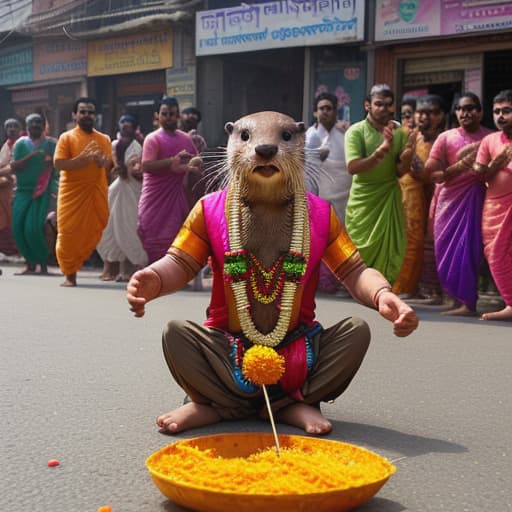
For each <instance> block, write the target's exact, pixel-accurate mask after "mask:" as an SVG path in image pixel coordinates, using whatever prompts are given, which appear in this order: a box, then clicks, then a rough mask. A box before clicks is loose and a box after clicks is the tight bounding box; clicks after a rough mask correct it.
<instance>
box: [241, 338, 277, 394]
mask: <svg viewBox="0 0 512 512" xmlns="http://www.w3.org/2000/svg"><path fill="white" fill-rule="evenodd" d="M242 371H243V373H244V375H245V377H246V378H247V379H249V380H250V381H251V382H252V383H253V384H256V385H258V386H262V385H271V384H276V383H277V382H278V381H279V379H280V378H281V376H282V375H283V373H284V357H283V356H281V355H280V354H278V353H277V352H276V351H275V350H274V349H273V348H271V347H266V346H263V345H253V346H252V347H251V348H250V349H249V350H247V352H245V354H244V359H243V362H242Z"/></svg>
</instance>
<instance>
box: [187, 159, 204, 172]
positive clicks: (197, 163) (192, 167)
mask: <svg viewBox="0 0 512 512" xmlns="http://www.w3.org/2000/svg"><path fill="white" fill-rule="evenodd" d="M188 169H189V171H190V172H194V173H196V174H202V172H203V159H202V158H201V157H200V156H195V157H193V158H192V159H191V160H190V161H189V163H188Z"/></svg>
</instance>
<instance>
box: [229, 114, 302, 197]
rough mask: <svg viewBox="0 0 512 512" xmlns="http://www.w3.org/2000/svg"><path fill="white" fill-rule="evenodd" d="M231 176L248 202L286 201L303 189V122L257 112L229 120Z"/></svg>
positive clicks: (281, 115) (280, 115)
mask: <svg viewBox="0 0 512 512" xmlns="http://www.w3.org/2000/svg"><path fill="white" fill-rule="evenodd" d="M225 130H226V132H227V133H228V134H229V140H228V146H227V160H228V166H229V168H230V172H231V179H232V180H233V181H234V182H238V183H239V185H240V194H241V197H242V199H244V200H245V201H247V202H249V203H250V202H264V203H284V202H287V201H288V200H289V199H290V198H292V197H293V195H294V193H295V191H298V190H301V191H303V190H304V123H302V122H295V121H294V120H293V119H292V118H291V117H289V116H286V115H284V114H280V113H278V112H258V113H256V114H251V115H248V116H245V117H242V118H241V119H239V120H238V121H236V122H235V123H226V126H225Z"/></svg>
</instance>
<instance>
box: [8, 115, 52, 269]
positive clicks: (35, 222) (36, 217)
mask: <svg viewBox="0 0 512 512" xmlns="http://www.w3.org/2000/svg"><path fill="white" fill-rule="evenodd" d="M25 122H26V126H27V131H28V135H27V136H25V137H21V138H20V139H18V140H17V141H16V144H15V145H14V150H13V162H12V164H11V167H12V168H13V170H14V172H15V173H16V192H15V194H14V200H13V206H12V224H13V234H14V239H15V241H16V244H17V246H18V248H19V250H20V252H21V254H23V257H24V258H25V260H26V268H25V269H24V270H23V271H22V272H21V274H30V273H34V272H36V269H37V266H39V267H40V272H41V274H46V273H48V269H47V260H48V256H49V248H48V244H47V242H46V237H45V231H44V224H45V221H46V216H47V215H48V205H49V201H50V196H51V194H52V193H56V190H57V186H56V184H57V179H56V172H55V170H54V168H53V153H54V151H55V145H56V142H55V140H54V139H51V138H49V137H46V136H45V135H44V129H45V125H46V123H45V120H44V118H43V116H42V115H40V114H30V115H29V116H27V118H26V121H25Z"/></svg>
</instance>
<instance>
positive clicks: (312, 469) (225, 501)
mask: <svg viewBox="0 0 512 512" xmlns="http://www.w3.org/2000/svg"><path fill="white" fill-rule="evenodd" d="M279 443H280V445H281V455H280V456H279V457H278V456H277V454H276V451H275V447H274V440H273V437H272V434H267V433H240V434H218V435H212V436H204V437H196V438H192V439H186V440H183V441H178V442H176V443H174V444H171V445H169V446H166V447H165V448H162V449H161V450H158V451H157V452H155V453H153V454H152V455H151V456H150V457H148V459H147V460H146V466H147V468H148V470H149V472H150V474H151V477H152V478H153V481H154V482H155V484H156V486H157V487H158V488H159V489H160V491H161V492H162V493H163V494H164V495H165V496H167V497H168V498H169V499H171V500H172V501H174V502H175V503H177V504H179V505H182V506H184V507H187V508H190V509H192V510H198V511H202V512H225V511H226V510H231V509H232V508H233V506H234V504H236V507H235V508H236V510H237V512H260V511H262V510H264V511H265V512H300V511H308V512H309V511H311V510H313V511H314V512H344V511H348V510H352V509H354V508H356V507H358V506H360V505H362V504H363V503H365V502H367V501H368V500H369V499H371V498H372V496H374V495H375V494H376V493H377V492H378V491H379V489H380V488H381V487H382V486H383V485H384V484H385V483H386V481H387V480H388V478H389V477H390V476H391V475H392V474H393V473H394V472H395V471H396V468H395V466H393V465H392V464H391V463H390V462H388V461H387V460H386V459H385V458H383V457H381V456H380V455H377V454H376V453H373V452H371V451H369V450H366V449H364V448H361V447H359V446H355V445H352V444H347V443H341V442H338V441H331V440H328V439H318V438H313V437H305V436H294V435H280V436H279Z"/></svg>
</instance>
